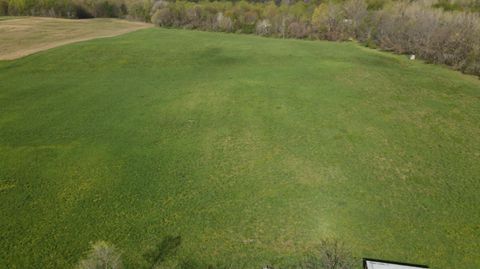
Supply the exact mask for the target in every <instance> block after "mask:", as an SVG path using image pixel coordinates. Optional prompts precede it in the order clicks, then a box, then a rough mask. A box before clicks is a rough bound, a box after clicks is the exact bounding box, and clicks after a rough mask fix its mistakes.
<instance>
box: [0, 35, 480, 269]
mask: <svg viewBox="0 0 480 269" xmlns="http://www.w3.org/2000/svg"><path fill="white" fill-rule="evenodd" d="M0 82H1V83H0V215H1V216H2V217H1V218H0V230H1V231H2V233H1V235H0V236H1V237H0V268H69V267H71V266H73V265H74V264H75V263H76V262H77V261H78V260H79V259H80V257H81V256H82V254H83V253H84V252H85V251H86V250H87V249H88V247H89V242H90V241H96V240H106V241H109V242H112V243H113V244H115V245H116V246H117V247H118V248H119V249H121V250H122V251H123V256H124V258H125V263H126V267H127V268H141V266H142V265H143V264H144V258H143V256H142V255H143V254H144V253H145V252H147V251H148V250H149V249H150V248H152V246H154V245H155V244H157V243H158V242H160V241H162V240H163V238H165V237H168V236H180V237H181V245H180V246H179V248H178V250H177V252H176V253H174V254H172V255H171V257H169V258H168V259H169V261H168V262H170V264H175V262H177V264H182V263H185V264H224V265H225V264H227V265H232V267H231V268H261V266H262V265H265V264H274V265H280V264H288V263H291V262H293V261H295V260H297V259H298V258H300V257H301V256H302V255H304V253H305V252H306V251H307V250H308V249H309V248H310V247H312V246H314V245H315V244H317V243H318V242H319V240H321V239H323V238H325V237H335V238H338V239H340V240H342V241H344V242H345V243H346V244H347V245H348V246H350V247H351V248H352V249H353V251H354V254H355V255H356V256H357V257H365V256H367V257H375V258H382V259H389V260H399V261H406V262H415V263H421V264H429V265H430V266H431V267H432V268H456V269H471V268H479V267H480V257H479V255H478V250H479V249H480V233H479V232H478V231H479V228H480V227H479V223H480V210H479V209H478V205H479V204H480V195H478V191H479V189H480V181H479V180H478V179H479V178H480V165H479V164H480V136H479V134H480V82H479V81H478V79H476V78H474V77H469V76H465V75H462V74H460V73H457V72H453V71H451V70H448V69H447V68H443V67H439V66H433V65H426V64H423V63H421V62H419V61H409V60H407V59H406V58H404V57H401V56H394V55H390V54H386V53H380V52H377V51H374V50H369V49H365V48H362V47H359V46H358V45H356V44H354V43H333V42H312V41H300V40H280V39H267V38H260V37H254V36H245V35H234V34H220V33H205V32H196V31H184V30H168V29H159V28H154V29H146V30H142V31H137V32H134V33H129V34H126V35H122V36H118V37H113V38H108V39H97V40H92V41H88V42H82V43H76V44H71V45H68V46H63V47H59V48H55V49H52V50H49V51H45V52H41V53H37V54H35V55H31V56H29V57H24V58H21V59H18V60H14V61H7V62H0ZM172 267H173V266H172ZM187 267H188V266H187ZM187 267H184V268H187ZM198 268H200V267H198Z"/></svg>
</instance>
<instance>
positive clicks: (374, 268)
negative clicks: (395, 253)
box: [364, 259, 428, 269]
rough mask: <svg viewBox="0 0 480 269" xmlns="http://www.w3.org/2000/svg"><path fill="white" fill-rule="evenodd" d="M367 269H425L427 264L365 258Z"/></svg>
mask: <svg viewBox="0 0 480 269" xmlns="http://www.w3.org/2000/svg"><path fill="white" fill-rule="evenodd" d="M364 267H365V269H425V268H428V267H427V266H425V265H415V264H408V263H398V262H389V261H381V260H368V259H365V260H364Z"/></svg>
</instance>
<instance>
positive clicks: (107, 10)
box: [0, 0, 153, 22]
mask: <svg viewBox="0 0 480 269" xmlns="http://www.w3.org/2000/svg"><path fill="white" fill-rule="evenodd" d="M152 4H153V0H0V16H2V15H11V16H45V17H61V18H72V19H86V18H127V19H132V20H139V21H146V22H149V21H150V12H151V7H152Z"/></svg>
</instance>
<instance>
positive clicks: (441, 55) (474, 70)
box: [0, 0, 480, 76]
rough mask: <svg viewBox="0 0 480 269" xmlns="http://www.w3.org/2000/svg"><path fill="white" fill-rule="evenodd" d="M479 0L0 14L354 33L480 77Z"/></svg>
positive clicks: (21, 5)
mask: <svg viewBox="0 0 480 269" xmlns="http://www.w3.org/2000/svg"><path fill="white" fill-rule="evenodd" d="M479 10H480V0H418V1H408V0H396V1H393V0H330V1H328V0H301V1H298V0H275V1H266V0H265V1H264V0H259V1H248V2H247V1H244V0H242V1H205V0H200V1H198V2H196V1H185V0H176V1H175V0H0V15H2V14H3V15H33V16H52V17H66V18H91V17H117V18H127V19H134V20H141V21H147V22H148V21H151V22H153V23H154V24H156V25H158V26H162V27H175V28H186V29H199V30H205V31H220V32H234V33H246V34H257V35H261V36H270V37H280V38H301V39H320V40H332V41H346V40H356V41H358V42H360V43H362V44H364V45H366V46H368V47H373V48H380V49H382V50H386V51H391V52H395V53H400V54H415V55H416V56H417V57H419V58H421V59H423V60H425V61H427V62H429V63H436V64H445V65H449V66H452V67H453V68H454V69H456V70H460V71H462V72H464V73H468V74H475V75H479V76H480V12H476V11H479Z"/></svg>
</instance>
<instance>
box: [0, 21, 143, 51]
mask: <svg viewBox="0 0 480 269" xmlns="http://www.w3.org/2000/svg"><path fill="white" fill-rule="evenodd" d="M148 27H151V25H150V24H146V23H140V22H130V21H125V20H116V19H90V20H70V19H54V18H41V17H18V18H13V19H9V17H1V18H0V37H1V38H2V41H1V42H0V60H13V59H17V58H20V57H23V56H26V55H30V54H33V53H36V52H39V51H43V50H47V49H51V48H54V47H58V46H63V45H66V44H70V43H75V42H79V41H85V40H90V39H95V38H102V37H112V36H117V35H121V34H125V33H128V32H132V31H136V30H139V29H144V28H148Z"/></svg>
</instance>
